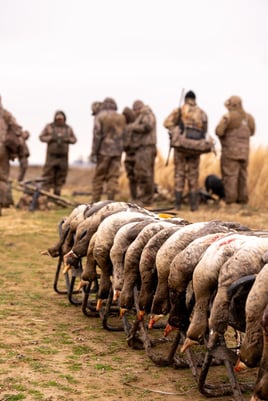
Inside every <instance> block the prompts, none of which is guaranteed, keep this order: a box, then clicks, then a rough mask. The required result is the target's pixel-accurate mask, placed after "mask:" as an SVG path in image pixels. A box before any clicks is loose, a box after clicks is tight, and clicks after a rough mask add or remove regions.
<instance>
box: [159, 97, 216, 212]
mask: <svg viewBox="0 0 268 401" xmlns="http://www.w3.org/2000/svg"><path fill="white" fill-rule="evenodd" d="M207 121H208V120H207V115H206V113H205V112H204V111H203V110H202V109H201V108H200V107H198V106H197V104H196V96H195V93H194V92H192V91H189V92H187V93H186V95H185V97H184V104H183V105H182V106H181V107H177V108H176V109H175V110H173V111H172V112H171V114H170V115H169V116H168V117H167V118H166V119H165V121H164V124H163V125H164V127H165V128H167V129H168V130H171V129H172V128H174V127H176V126H178V125H179V126H180V128H181V134H184V135H186V137H187V138H190V139H194V140H197V141H198V140H200V139H203V138H205V136H206V132H207ZM199 164H200V155H191V154H187V153H184V152H181V151H180V150H178V149H176V148H174V181H175V183H174V184H175V209H177V210H179V209H180V208H181V203H182V199H183V191H184V187H185V184H186V182H187V184H188V191H189V203H190V209H191V210H192V211H195V210H197V209H198V179H199Z"/></svg>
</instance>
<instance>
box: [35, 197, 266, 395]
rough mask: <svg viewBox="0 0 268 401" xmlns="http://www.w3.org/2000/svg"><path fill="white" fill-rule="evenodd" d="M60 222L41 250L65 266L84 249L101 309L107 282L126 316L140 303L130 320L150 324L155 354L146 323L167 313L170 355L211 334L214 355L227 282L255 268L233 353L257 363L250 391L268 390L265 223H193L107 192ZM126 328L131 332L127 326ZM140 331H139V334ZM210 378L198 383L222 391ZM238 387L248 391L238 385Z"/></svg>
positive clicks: (207, 340)
mask: <svg viewBox="0 0 268 401" xmlns="http://www.w3.org/2000/svg"><path fill="white" fill-rule="evenodd" d="M58 231H59V240H58V241H57V243H56V244H55V245H53V246H51V247H49V248H48V249H47V250H46V251H44V252H42V254H46V255H49V256H51V257H54V258H56V257H61V258H63V261H64V263H63V265H64V266H63V271H64V273H65V274H68V269H77V267H78V265H79V262H80V265H81V260H82V259H83V258H84V259H85V260H83V263H82V268H83V271H82V274H81V283H80V284H79V288H80V289H81V288H82V287H83V286H85V285H89V286H90V284H91V282H93V281H94V280H96V278H97V277H98V275H97V272H98V271H100V279H99V285H98V293H97V301H98V302H97V304H96V310H97V311H98V310H100V309H101V308H102V304H103V301H105V300H107V299H108V297H109V294H110V292H112V294H113V302H116V304H117V305H118V311H119V312H118V313H119V315H120V316H121V318H122V317H123V316H124V315H125V316H127V313H128V312H130V311H133V310H134V313H135V316H136V321H135V323H134V324H133V327H135V330H137V329H138V327H139V328H140V331H143V337H142V339H143V341H144V344H143V346H144V348H145V349H146V351H148V350H149V352H148V355H152V353H151V351H152V347H153V342H152V341H151V340H150V337H149V334H148V333H149V331H150V329H151V328H153V327H154V326H155V323H156V322H157V321H159V320H160V319H161V318H163V317H165V319H166V320H165V324H166V326H165V327H164V336H165V337H167V336H169V334H170V332H171V331H174V330H176V332H177V333H178V335H177V337H176V338H177V340H176V341H177V343H176V345H174V346H173V351H172V352H171V353H170V354H169V357H168V361H169V362H170V361H171V360H172V359H173V357H174V355H175V351H176V347H177V346H178V345H179V344H180V346H181V347H180V351H179V352H180V355H182V353H187V352H189V351H190V350H191V349H194V348H195V346H197V345H200V344H205V345H204V346H205V353H207V354H208V355H209V357H210V358H212V357H213V356H215V355H216V353H215V352H214V350H215V349H216V348H217V347H218V345H219V344H221V346H222V342H221V339H223V338H224V336H225V334H226V331H227V328H228V326H229V325H230V315H231V312H232V311H231V305H232V303H231V298H230V292H229V288H230V286H231V285H233V284H234V283H236V282H237V281H239V280H240V283H241V279H243V278H244V277H248V276H249V275H250V277H251V279H252V283H251V285H250V287H249V289H247V293H246V302H245V305H243V303H242V304H241V306H237V305H236V307H237V308H239V307H240V308H241V316H240V319H241V320H243V322H238V321H237V325H236V324H233V327H234V329H237V327H238V328H239V329H240V328H241V327H245V330H244V331H245V334H244V337H243V340H242V344H241V347H240V349H239V351H238V354H236V357H235V362H236V365H235V369H236V370H237V371H239V369H241V368H242V367H243V366H245V365H246V366H248V367H256V366H260V367H259V374H258V377H257V380H256V383H255V387H254V389H253V395H252V401H253V400H254V401H256V400H268V384H267V382H268V380H267V377H268V366H267V365H268V364H267V360H268V307H267V305H268V295H267V294H268V292H267V285H268V264H267V262H268V260H267V255H268V253H267V251H268V233H267V232H266V231H265V230H264V231H258V232H257V231H254V230H251V229H250V228H248V227H245V226H243V225H241V224H239V223H236V222H225V221H209V222H206V221H204V222H199V223H190V222H188V221H185V220H184V219H183V218H180V217H172V216H170V215H169V216H166V215H163V214H162V215H161V214H158V213H157V212H152V211H148V210H146V209H144V208H141V207H139V206H137V205H136V204H132V203H126V202H115V201H101V202H97V203H93V204H85V205H79V206H78V207H76V208H75V209H74V210H73V211H72V212H71V214H70V215H69V216H67V217H66V218H65V219H63V221H62V222H60V224H59V230H58ZM240 287H241V286H240ZM247 288H248V287H247ZM81 291H82V290H81ZM244 292H245V291H244ZM82 293H83V292H82ZM242 309H243V310H242ZM145 318H147V322H148V324H145V322H146V319H145ZM238 320H239V319H238ZM139 325H140V326H139ZM236 326H237V327H236ZM127 334H128V338H129V334H130V333H129V331H128V333H127ZM135 335H136V332H135V331H132V338H134V337H135ZM129 344H130V343H129ZM156 348H157V347H156ZM213 352H214V353H213ZM151 359H152V360H153V361H154V358H153V357H151ZM155 360H157V357H156V358H155ZM177 360H178V358H177ZM232 363H233V361H232ZM190 364H191V365H194V363H192V362H191V363H190ZM243 364H244V365H243ZM195 372H196V373H195V374H196V376H197V378H196V379H197V381H198V380H199V376H202V374H203V376H204V373H203V372H202V370H201V375H199V373H198V372H197V371H196V367H195ZM202 380H204V379H202ZM203 384H204V383H203ZM203 384H202V385H200V383H199V390H200V391H201V392H202V393H203V394H205V395H208V394H209V396H213V395H214V396H215V395H218V394H219V393H218V392H217V391H216V390H215V392H214V390H213V388H212V387H210V389H209V392H208V390H206V389H205V388H203V387H202V386H203ZM229 388H230V386H229ZM235 388H237V387H235ZM232 390H233V387H232V388H231V391H232ZM228 391H229V390H228ZM228 391H227V392H226V394H228ZM229 392H230V391H229ZM224 394H225V393H224ZM234 397H235V399H236V401H240V400H243V396H242V392H241V391H240V390H239V389H238V391H237V392H235V393H234Z"/></svg>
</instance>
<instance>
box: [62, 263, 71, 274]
mask: <svg viewBox="0 0 268 401" xmlns="http://www.w3.org/2000/svg"><path fill="white" fill-rule="evenodd" d="M70 269H71V265H65V266H64V267H63V270H62V273H63V274H66V273H68V271H69V270H70Z"/></svg>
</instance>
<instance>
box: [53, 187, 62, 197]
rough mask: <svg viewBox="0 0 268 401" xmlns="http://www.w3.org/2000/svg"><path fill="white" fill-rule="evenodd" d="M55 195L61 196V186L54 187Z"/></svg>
mask: <svg viewBox="0 0 268 401" xmlns="http://www.w3.org/2000/svg"><path fill="white" fill-rule="evenodd" d="M53 192H54V195H57V196H60V195H61V190H60V188H54V191H53Z"/></svg>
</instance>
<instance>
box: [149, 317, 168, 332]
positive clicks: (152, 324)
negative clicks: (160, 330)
mask: <svg viewBox="0 0 268 401" xmlns="http://www.w3.org/2000/svg"><path fill="white" fill-rule="evenodd" d="M163 316H164V315H152V316H151V318H150V320H149V324H148V328H149V329H152V328H153V327H154V325H155V323H156V322H157V321H158V320H160V319H161V318H162V317H163Z"/></svg>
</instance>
